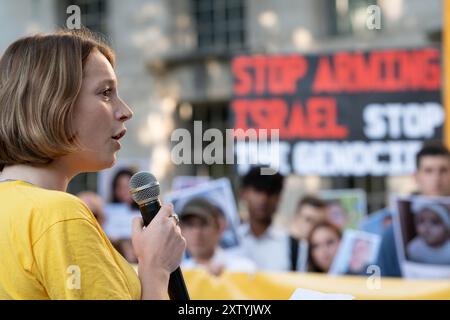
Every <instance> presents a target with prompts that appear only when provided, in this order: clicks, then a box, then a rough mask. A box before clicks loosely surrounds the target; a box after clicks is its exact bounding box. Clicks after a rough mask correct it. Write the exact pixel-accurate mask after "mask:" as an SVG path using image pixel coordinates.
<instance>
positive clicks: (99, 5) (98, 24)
mask: <svg viewBox="0 0 450 320" xmlns="http://www.w3.org/2000/svg"><path fill="white" fill-rule="evenodd" d="M61 4H64V5H65V7H64V8H62V9H63V10H59V11H60V12H61V13H63V15H64V19H63V22H64V24H65V21H66V19H67V14H66V8H67V7H69V6H71V5H76V6H79V7H80V11H81V24H82V25H83V26H84V27H86V28H88V29H89V30H91V31H94V32H96V33H101V34H107V31H108V28H107V23H106V15H107V1H106V0H68V1H63V2H61Z"/></svg>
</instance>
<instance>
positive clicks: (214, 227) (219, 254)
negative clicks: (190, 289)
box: [179, 198, 256, 276]
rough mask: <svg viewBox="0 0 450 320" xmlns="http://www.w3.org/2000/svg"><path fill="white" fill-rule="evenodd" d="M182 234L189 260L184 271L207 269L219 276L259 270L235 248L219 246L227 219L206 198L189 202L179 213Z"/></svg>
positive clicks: (184, 262)
mask: <svg viewBox="0 0 450 320" xmlns="http://www.w3.org/2000/svg"><path fill="white" fill-rule="evenodd" d="M179 218H180V226H181V233H182V234H183V236H184V237H185V239H186V246H187V251H188V252H189V254H190V257H189V258H187V259H185V260H184V261H183V262H182V264H181V267H182V268H183V269H193V268H205V269H206V270H207V271H209V272H210V273H211V274H213V275H215V276H218V275H220V274H221V273H222V272H223V271H225V270H227V271H231V272H246V273H252V272H255V271H256V266H255V264H254V263H253V262H252V261H251V260H249V259H247V258H245V257H242V256H240V255H238V254H236V253H235V251H234V250H233V249H222V248H220V247H219V242H220V238H221V236H222V234H223V232H224V230H225V229H226V219H225V216H224V214H223V212H222V210H221V209H220V208H218V207H217V206H215V205H213V204H212V203H211V202H209V201H208V200H206V199H203V198H194V199H191V200H189V201H188V202H187V203H186V204H185V205H184V207H183V209H182V210H181V212H180V214H179Z"/></svg>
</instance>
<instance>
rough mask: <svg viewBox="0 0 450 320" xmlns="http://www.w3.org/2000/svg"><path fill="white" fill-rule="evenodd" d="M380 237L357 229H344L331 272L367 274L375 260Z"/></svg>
mask: <svg viewBox="0 0 450 320" xmlns="http://www.w3.org/2000/svg"><path fill="white" fill-rule="evenodd" d="M380 243H381V237H380V236H379V235H377V234H372V233H367V232H363V231H357V230H346V231H345V233H344V236H343V238H342V241H341V243H340V245H339V249H338V252H337V254H336V257H335V259H334V261H333V264H332V266H331V269H330V273H331V274H345V275H367V274H368V267H369V266H370V265H372V264H374V263H375V262H376V258H377V255H378V250H379V248H380Z"/></svg>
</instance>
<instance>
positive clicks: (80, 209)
mask: <svg viewBox="0 0 450 320" xmlns="http://www.w3.org/2000/svg"><path fill="white" fill-rule="evenodd" d="M8 191H9V192H6V194H5V195H4V196H7V197H9V202H10V203H11V204H12V205H13V206H14V207H15V209H16V210H15V211H16V212H22V213H23V214H29V215H30V216H31V217H32V218H33V219H37V220H40V219H41V218H42V219H45V220H46V221H47V222H50V223H51V222H53V223H54V222H57V221H59V220H61V221H62V220H69V219H86V220H92V218H93V215H92V213H91V212H90V210H89V209H88V208H87V206H86V205H85V204H84V202H83V201H81V200H80V199H79V198H78V197H76V196H74V195H71V194H69V193H66V192H62V191H55V190H47V189H43V188H39V187H36V186H33V185H30V184H26V183H17V184H14V185H12V188H9V190H8ZM8 194H9V196H8ZM5 200H6V199H5Z"/></svg>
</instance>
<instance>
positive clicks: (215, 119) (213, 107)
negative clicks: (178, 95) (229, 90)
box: [174, 101, 234, 178]
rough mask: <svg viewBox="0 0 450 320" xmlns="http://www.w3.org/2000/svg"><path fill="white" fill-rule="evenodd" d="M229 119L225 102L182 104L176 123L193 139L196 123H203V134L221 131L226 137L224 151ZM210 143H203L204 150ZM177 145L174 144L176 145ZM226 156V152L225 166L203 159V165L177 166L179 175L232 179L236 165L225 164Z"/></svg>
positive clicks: (224, 144) (178, 110)
mask: <svg viewBox="0 0 450 320" xmlns="http://www.w3.org/2000/svg"><path fill="white" fill-rule="evenodd" d="M187 109H188V110H187ZM228 119H229V108H228V103H227V102H225V101H223V102H205V103H194V104H190V103H181V104H180V105H179V106H178V107H177V113H176V123H177V127H178V128H186V129H187V130H188V131H189V132H190V133H191V136H192V137H194V121H201V125H202V132H203V133H204V132H205V131H206V130H208V129H211V128H214V129H219V130H220V131H221V132H222V136H223V137H224V139H223V148H224V149H223V150H225V148H226V139H225V136H226V134H225V132H226V129H227V128H229V123H228V122H229V121H228ZM210 143H211V142H209V141H203V145H202V150H205V147H206V146H207V145H209V144H210ZM175 144H176V143H174V145H175ZM192 147H193V145H192ZM192 156H193V155H192ZM225 156H226V155H225V151H224V158H223V163H224V164H212V165H207V164H206V163H205V161H204V160H205V159H203V161H202V163H201V164H192V165H187V164H182V165H177V175H193V176H197V175H200V176H202V175H208V176H211V177H213V178H219V177H224V176H228V177H230V178H232V177H233V175H234V165H232V164H225V160H226V159H225ZM192 160H193V159H192Z"/></svg>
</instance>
